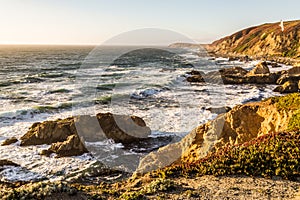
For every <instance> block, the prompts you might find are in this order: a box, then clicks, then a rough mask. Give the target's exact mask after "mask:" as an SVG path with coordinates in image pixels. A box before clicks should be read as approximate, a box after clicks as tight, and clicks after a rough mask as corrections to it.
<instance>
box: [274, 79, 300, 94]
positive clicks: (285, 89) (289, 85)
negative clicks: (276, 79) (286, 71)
mask: <svg viewBox="0 0 300 200" xmlns="http://www.w3.org/2000/svg"><path fill="white" fill-rule="evenodd" d="M298 90H299V88H298V81H287V82H285V83H284V84H283V85H280V86H277V87H276V88H275V89H274V90H273V91H274V92H280V93H282V94H283V93H293V92H298Z"/></svg>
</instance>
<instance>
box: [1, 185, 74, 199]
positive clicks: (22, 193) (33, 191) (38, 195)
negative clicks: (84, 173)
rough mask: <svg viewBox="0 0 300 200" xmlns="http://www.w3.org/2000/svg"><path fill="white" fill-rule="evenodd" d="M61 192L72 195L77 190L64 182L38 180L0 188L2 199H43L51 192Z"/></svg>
mask: <svg viewBox="0 0 300 200" xmlns="http://www.w3.org/2000/svg"><path fill="white" fill-rule="evenodd" d="M62 192H65V193H66V194H68V195H70V196H73V195H76V194H77V192H78V190H77V189H75V188H73V187H69V186H68V185H67V184H64V183H51V182H39V183H33V184H30V185H23V186H21V187H18V188H10V189H8V190H1V191H0V196H1V198H2V199H44V198H45V197H47V196H50V195H52V194H55V193H62Z"/></svg>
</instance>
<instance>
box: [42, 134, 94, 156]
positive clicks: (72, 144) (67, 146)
mask: <svg viewBox="0 0 300 200" xmlns="http://www.w3.org/2000/svg"><path fill="white" fill-rule="evenodd" d="M52 153H56V154H57V157H66V156H78V155H82V154H84V153H88V150H87V149H86V147H85V146H84V144H83V142H82V141H81V139H80V138H79V137H78V135H71V136H69V137H68V138H67V139H66V141H63V142H56V143H52V145H51V147H50V148H49V149H48V150H44V151H42V152H41V154H42V155H47V156H49V155H50V154H52Z"/></svg>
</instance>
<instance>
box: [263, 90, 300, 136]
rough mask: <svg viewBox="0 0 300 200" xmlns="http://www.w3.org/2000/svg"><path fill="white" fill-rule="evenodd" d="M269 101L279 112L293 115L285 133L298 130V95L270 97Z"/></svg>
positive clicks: (299, 107)
mask: <svg viewBox="0 0 300 200" xmlns="http://www.w3.org/2000/svg"><path fill="white" fill-rule="evenodd" d="M270 99H271V100H272V101H273V102H274V103H275V105H276V107H277V108H278V110H279V111H282V112H292V113H293V115H292V117H291V119H290V121H289V123H288V128H287V131H293V130H300V93H292V94H289V95H286V96H283V97H271V98H270ZM266 100H268V99H266Z"/></svg>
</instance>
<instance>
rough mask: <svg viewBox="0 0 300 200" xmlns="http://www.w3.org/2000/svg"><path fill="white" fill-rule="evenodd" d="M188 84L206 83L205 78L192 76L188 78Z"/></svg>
mask: <svg viewBox="0 0 300 200" xmlns="http://www.w3.org/2000/svg"><path fill="white" fill-rule="evenodd" d="M186 80H187V82H191V83H193V82H196V83H201V82H205V81H204V78H203V77H202V76H201V75H192V76H189V77H187V78H186Z"/></svg>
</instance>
